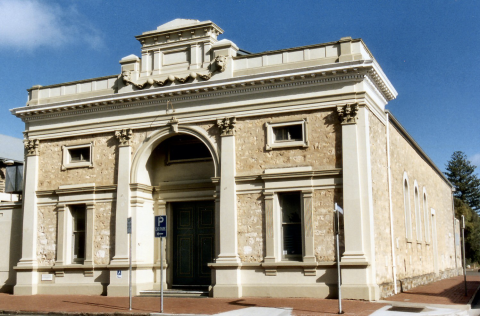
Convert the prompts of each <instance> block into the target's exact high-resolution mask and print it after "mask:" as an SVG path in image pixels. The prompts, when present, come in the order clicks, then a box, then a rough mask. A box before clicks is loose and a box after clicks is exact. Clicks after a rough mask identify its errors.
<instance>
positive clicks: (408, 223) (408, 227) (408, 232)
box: [403, 173, 412, 242]
mask: <svg viewBox="0 0 480 316" xmlns="http://www.w3.org/2000/svg"><path fill="white" fill-rule="evenodd" d="M403 207H404V209H405V236H406V238H407V242H412V214H411V212H410V195H409V186H408V178H407V175H406V173H405V175H404V179H403Z"/></svg>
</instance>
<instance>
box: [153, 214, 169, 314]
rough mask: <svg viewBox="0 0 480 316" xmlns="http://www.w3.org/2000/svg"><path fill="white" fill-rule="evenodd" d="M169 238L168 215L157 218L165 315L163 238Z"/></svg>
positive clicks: (156, 231) (156, 236)
mask: <svg viewBox="0 0 480 316" xmlns="http://www.w3.org/2000/svg"><path fill="white" fill-rule="evenodd" d="M164 237H167V215H159V216H155V238H160V313H163V238H164Z"/></svg>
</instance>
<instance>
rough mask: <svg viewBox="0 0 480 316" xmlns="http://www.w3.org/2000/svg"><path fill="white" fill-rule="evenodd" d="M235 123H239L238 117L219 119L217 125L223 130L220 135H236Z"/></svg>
mask: <svg viewBox="0 0 480 316" xmlns="http://www.w3.org/2000/svg"><path fill="white" fill-rule="evenodd" d="M235 124H237V119H236V118H235V117H233V118H232V117H231V118H227V117H226V118H224V119H219V120H217V126H218V128H220V130H221V131H222V133H221V135H220V136H234V135H235Z"/></svg>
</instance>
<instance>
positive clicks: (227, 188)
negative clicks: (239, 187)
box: [216, 118, 240, 262]
mask: <svg viewBox="0 0 480 316" xmlns="http://www.w3.org/2000/svg"><path fill="white" fill-rule="evenodd" d="M217 124H218V127H219V128H220V130H221V158H220V160H221V163H220V164H221V166H220V172H221V178H220V188H221V190H220V192H221V194H220V253H219V255H218V258H217V260H216V262H240V260H239V257H238V251H237V247H238V243H237V194H236V184H235V168H236V165H235V124H236V120H235V118H225V119H222V120H218V121H217Z"/></svg>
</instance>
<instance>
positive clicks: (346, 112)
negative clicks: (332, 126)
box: [337, 103, 358, 125]
mask: <svg viewBox="0 0 480 316" xmlns="http://www.w3.org/2000/svg"><path fill="white" fill-rule="evenodd" d="M357 112H358V104H357V103H354V104H347V105H341V106H337V113H338V117H339V118H340V123H341V124H342V125H347V124H356V123H357Z"/></svg>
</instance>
